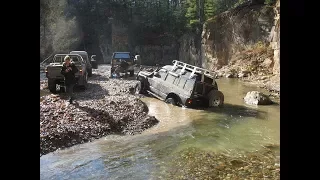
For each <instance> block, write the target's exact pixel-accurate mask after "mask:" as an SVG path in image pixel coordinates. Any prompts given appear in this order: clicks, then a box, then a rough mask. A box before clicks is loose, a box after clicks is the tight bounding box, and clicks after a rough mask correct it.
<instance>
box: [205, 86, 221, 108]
mask: <svg viewBox="0 0 320 180" xmlns="http://www.w3.org/2000/svg"><path fill="white" fill-rule="evenodd" d="M207 97H208V100H209V107H221V106H223V103H224V95H223V93H222V92H221V91H218V90H211V91H210V92H209V93H208V95H207Z"/></svg>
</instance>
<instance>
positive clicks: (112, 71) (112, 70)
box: [110, 68, 114, 78]
mask: <svg viewBox="0 0 320 180" xmlns="http://www.w3.org/2000/svg"><path fill="white" fill-rule="evenodd" d="M113 73H114V69H112V68H111V72H110V78H113V77H112V74H113Z"/></svg>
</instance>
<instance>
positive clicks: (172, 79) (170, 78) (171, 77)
mask: <svg viewBox="0 0 320 180" xmlns="http://www.w3.org/2000/svg"><path fill="white" fill-rule="evenodd" d="M176 79H177V78H176V77H175V76H173V75H172V74H170V73H169V74H168V77H167V79H166V82H168V83H170V84H173V83H174V81H175V80H176Z"/></svg>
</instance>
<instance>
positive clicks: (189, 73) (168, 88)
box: [135, 60, 224, 108]
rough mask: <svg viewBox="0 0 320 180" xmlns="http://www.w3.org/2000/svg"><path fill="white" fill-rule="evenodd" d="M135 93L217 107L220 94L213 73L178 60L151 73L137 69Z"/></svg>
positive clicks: (178, 104)
mask: <svg viewBox="0 0 320 180" xmlns="http://www.w3.org/2000/svg"><path fill="white" fill-rule="evenodd" d="M137 79H138V80H139V82H138V83H137V84H136V86H135V93H136V94H144V93H148V94H151V95H152V96H154V97H156V98H158V99H160V100H163V101H165V102H166V103H169V104H173V105H177V106H185V107H189V108H197V107H220V106H222V105H223V103H224V95H223V93H222V92H220V91H219V90H218V85H217V83H216V81H215V73H213V72H211V71H209V70H206V69H203V68H199V67H196V66H193V65H190V64H187V63H183V62H181V61H177V60H174V61H173V65H165V66H163V67H160V68H157V70H155V71H153V72H147V71H140V72H139V73H138V75H137Z"/></svg>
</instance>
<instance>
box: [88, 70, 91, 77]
mask: <svg viewBox="0 0 320 180" xmlns="http://www.w3.org/2000/svg"><path fill="white" fill-rule="evenodd" d="M88 76H89V77H91V76H92V69H88Z"/></svg>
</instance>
